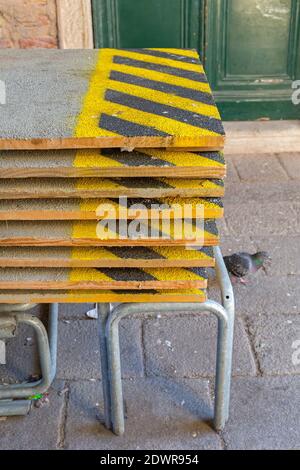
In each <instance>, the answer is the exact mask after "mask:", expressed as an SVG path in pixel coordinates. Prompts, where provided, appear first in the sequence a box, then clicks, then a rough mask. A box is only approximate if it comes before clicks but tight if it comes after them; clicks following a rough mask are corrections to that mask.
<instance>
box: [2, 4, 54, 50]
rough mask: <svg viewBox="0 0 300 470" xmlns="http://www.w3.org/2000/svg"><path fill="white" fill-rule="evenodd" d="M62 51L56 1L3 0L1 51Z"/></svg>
mask: <svg viewBox="0 0 300 470" xmlns="http://www.w3.org/2000/svg"><path fill="white" fill-rule="evenodd" d="M8 47H14V48H25V49H26V48H36V47H46V48H56V47H58V34H57V17H56V1H55V0H0V48H8Z"/></svg>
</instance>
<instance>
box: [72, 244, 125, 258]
mask: <svg viewBox="0 0 300 470" xmlns="http://www.w3.org/2000/svg"><path fill="white" fill-rule="evenodd" d="M71 258H72V259H76V260H95V259H104V258H108V259H119V257H118V256H116V255H115V254H114V253H112V252H111V251H110V250H107V249H105V248H104V247H99V248H98V247H97V248H93V247H86V248H85V247H80V248H76V247H75V248H72V253H71Z"/></svg>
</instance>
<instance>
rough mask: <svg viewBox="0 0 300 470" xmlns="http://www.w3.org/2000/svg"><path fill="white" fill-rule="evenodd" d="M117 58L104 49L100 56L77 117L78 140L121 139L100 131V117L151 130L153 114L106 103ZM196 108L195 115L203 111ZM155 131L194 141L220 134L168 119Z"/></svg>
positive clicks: (159, 119)
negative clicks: (195, 138) (121, 120)
mask: <svg viewBox="0 0 300 470" xmlns="http://www.w3.org/2000/svg"><path fill="white" fill-rule="evenodd" d="M114 54H115V51H114V50H113V49H112V50H109V49H104V50H100V52H99V58H98V61H97V64H96V67H95V71H94V73H93V74H92V76H91V79H90V86H89V90H88V92H87V93H86V96H85V98H84V101H83V106H82V111H81V113H80V114H79V116H78V120H77V125H76V129H75V136H76V137H86V136H90V137H99V136H107V135H109V136H113V135H118V134H117V133H116V132H111V131H107V130H105V129H101V128H100V127H99V119H100V115H101V113H105V114H108V115H111V116H115V117H118V118H121V119H125V120H127V121H130V122H133V123H135V124H141V125H144V126H149V116H152V119H153V117H154V115H153V114H151V113H147V112H144V111H140V110H137V109H133V108H130V107H127V106H124V105H120V104H116V103H110V102H108V101H106V100H105V99H104V95H105V91H106V90H107V88H108V87H109V84H111V83H112V80H109V78H108V77H109V73H110V71H111V68H112V59H113V55H114ZM180 64H181V63H180ZM195 105H196V106H195V113H197V111H198V110H201V108H202V104H201V103H195ZM200 113H201V111H200ZM155 128H156V129H158V130H160V131H163V132H166V133H167V134H170V135H173V136H176V135H184V136H186V137H195V134H197V135H203V136H218V135H219V134H218V133H216V132H213V131H210V130H207V129H205V128H199V127H195V126H192V125H189V124H187V123H184V122H179V121H176V120H174V119H171V118H169V117H167V115H164V116H155Z"/></svg>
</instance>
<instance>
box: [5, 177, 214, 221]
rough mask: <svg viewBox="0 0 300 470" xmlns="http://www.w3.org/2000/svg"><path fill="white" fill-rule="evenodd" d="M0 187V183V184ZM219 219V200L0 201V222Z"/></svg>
mask: <svg viewBox="0 0 300 470" xmlns="http://www.w3.org/2000/svg"><path fill="white" fill-rule="evenodd" d="M0 185H1V183H0ZM184 216H185V217H186V218H188V217H192V218H196V217H201V218H205V219H210V218H215V219H216V218H220V217H222V216H223V202H222V200H221V199H219V198H186V199H181V198H160V199H138V198H137V199H130V198H121V199H11V200H9V199H5V200H1V199H0V220H99V219H102V218H103V217H106V218H108V217H110V218H116V219H129V220H132V219H135V218H136V217H139V218H141V217H144V218H147V217H148V218H149V219H150V218H153V219H154V218H156V219H158V218H159V217H161V218H170V219H173V218H174V219H175V218H177V219H178V218H181V217H184Z"/></svg>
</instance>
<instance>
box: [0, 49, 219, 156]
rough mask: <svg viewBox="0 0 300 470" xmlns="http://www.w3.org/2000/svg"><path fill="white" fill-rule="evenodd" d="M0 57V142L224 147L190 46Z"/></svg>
mask: <svg viewBox="0 0 300 470" xmlns="http://www.w3.org/2000/svg"><path fill="white" fill-rule="evenodd" d="M0 63H1V80H3V81H4V82H5V84H6V100H7V102H6V105H4V106H1V114H0V148H3V149H9V148H11V149H17V148H23V149H33V148H80V147H82V148H83V147H84V148H88V147H98V148H101V147H106V148H111V147H130V148H134V147H140V148H143V147H175V148H176V147H177V148H179V147H188V148H197V149H203V150H204V149H206V150H219V149H221V148H223V144H224V129H223V126H222V122H221V119H220V115H219V112H218V110H217V108H216V105H215V102H214V100H213V97H212V93H211V89H210V87H209V84H208V82H207V79H206V76H205V73H204V70H203V67H202V65H201V63H200V61H199V57H198V54H197V52H196V51H194V50H183V49H173V50H170V49H166V50H164V49H140V50H124V49H123V50H117V49H102V50H74V51H63V50H57V51H52V50H30V51H29V50H28V51H11V50H9V51H8V50H2V51H0Z"/></svg>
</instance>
